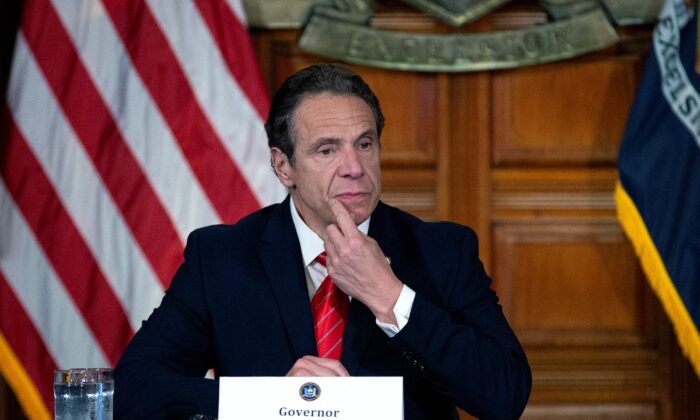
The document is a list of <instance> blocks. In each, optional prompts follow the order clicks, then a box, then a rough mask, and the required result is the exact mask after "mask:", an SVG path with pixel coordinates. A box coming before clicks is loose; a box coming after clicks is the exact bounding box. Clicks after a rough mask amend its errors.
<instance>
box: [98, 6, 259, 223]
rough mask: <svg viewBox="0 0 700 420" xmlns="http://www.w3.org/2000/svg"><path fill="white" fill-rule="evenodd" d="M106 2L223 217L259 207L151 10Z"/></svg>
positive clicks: (228, 219)
mask: <svg viewBox="0 0 700 420" xmlns="http://www.w3.org/2000/svg"><path fill="white" fill-rule="evenodd" d="M104 3H105V7H106V9H107V11H108V13H109V15H110V16H111V18H112V21H113V22H114V25H115V27H116V28H117V32H118V33H119V35H120V37H121V38H122V41H123V42H124V45H125V46H126V48H127V50H128V51H129V55H130V56H131V59H132V61H133V63H134V66H135V67H136V69H137V70H138V72H139V74H140V75H141V78H142V79H143V81H144V84H145V85H146V87H147V88H148V90H149V92H150V94H151V96H152V97H153V98H154V100H155V102H156V104H157V105H158V108H159V109H160V111H161V113H162V114H163V116H164V117H165V119H166V121H167V122H168V125H170V128H171V129H172V130H173V133H174V135H175V138H176V139H177V142H178V144H179V145H180V148H181V149H182V151H183V152H184V155H185V156H186V157H187V160H188V162H189V164H190V167H191V168H192V171H193V172H194V174H195V176H196V177H197V179H198V180H199V182H200V183H201V185H202V187H203V188H204V190H205V191H206V194H207V196H208V197H209V199H210V200H211V202H212V204H213V205H214V208H215V209H216V211H217V212H218V214H219V216H220V218H221V220H222V221H224V222H225V223H232V222H235V221H237V220H238V219H240V218H241V217H243V216H245V215H247V214H249V213H250V212H252V211H254V210H256V209H258V208H259V207H260V204H259V203H258V201H257V199H256V198H255V196H254V195H253V193H252V191H251V189H250V187H249V186H248V184H247V182H246V180H245V178H244V177H243V176H242V175H241V173H240V171H239V169H238V167H237V165H236V163H235V162H234V161H233V160H232V158H231V157H230V156H229V155H228V153H227V152H226V149H225V148H224V146H223V144H222V143H221V141H220V140H219V138H218V136H217V134H216V131H215V130H214V128H213V127H212V125H211V123H210V122H209V119H208V118H207V116H206V114H205V113H204V111H203V110H202V108H201V106H200V105H199V103H198V102H197V98H196V96H195V94H194V92H193V91H192V88H191V86H190V84H189V82H188V80H187V77H186V75H185V74H184V73H183V71H182V69H181V68H180V64H179V62H178V60H177V58H176V56H175V54H174V52H173V51H172V49H171V47H170V44H169V43H168V41H167V39H166V37H165V35H164V34H163V32H162V30H161V29H160V26H159V24H158V22H157V21H156V19H155V17H154V16H153V14H152V12H151V10H150V9H149V8H148V7H147V5H146V4H145V2H144V1H142V0H141V1H129V2H125V1H123V0H107V1H105V2H104ZM173 7H175V6H173ZM183 30H185V28H183Z"/></svg>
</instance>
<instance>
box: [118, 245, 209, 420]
mask: <svg viewBox="0 0 700 420" xmlns="http://www.w3.org/2000/svg"><path fill="white" fill-rule="evenodd" d="M200 266H201V265H200V256H199V247H198V244H197V235H196V232H195V233H193V234H192V235H190V237H189V239H188V244H187V247H186V248H185V263H183V264H182V266H181V267H180V268H179V269H178V271H177V273H176V274H175V277H174V278H173V281H172V283H171V285H170V288H169V290H168V291H167V293H166V295H165V297H164V298H163V300H162V302H161V305H160V307H158V308H157V309H156V310H155V311H154V312H153V314H151V316H150V317H149V318H148V320H147V321H145V322H144V323H143V326H142V327H141V329H140V330H139V331H138V333H137V334H136V335H135V336H134V338H133V339H132V341H131V343H130V344H129V346H128V347H127V349H126V351H125V353H124V354H123V355H122V358H121V360H120V361H119V363H118V364H117V367H116V369H115V375H114V376H115V392H114V416H115V418H134V419H136V418H149V419H150V418H188V417H189V416H190V415H191V414H205V415H212V416H216V414H217V409H218V389H219V388H218V387H219V385H218V381H213V380H210V379H205V378H204V375H205V374H206V372H207V370H208V369H209V368H210V367H211V366H212V364H213V363H212V356H211V353H212V352H211V348H210V340H209V337H208V333H207V331H208V330H209V328H208V324H209V317H208V313H207V310H206V302H205V293H204V290H203V288H204V285H203V283H202V279H201V273H200Z"/></svg>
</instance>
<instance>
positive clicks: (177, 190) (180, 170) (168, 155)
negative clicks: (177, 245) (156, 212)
mask: <svg viewBox="0 0 700 420" xmlns="http://www.w3.org/2000/svg"><path fill="white" fill-rule="evenodd" d="M53 3H54V5H55V6H56V10H57V12H58V14H59V16H60V17H61V20H62V22H63V24H64V26H65V27H66V29H67V31H68V33H69V35H70V36H71V38H72V40H73V43H74V44H75V47H76V49H77V50H78V53H79V54H80V56H81V58H82V60H83V62H84V63H85V66H86V68H87V70H88V72H89V73H90V75H91V76H92V79H93V81H94V82H95V84H96V86H97V88H98V89H99V90H100V93H101V95H102V97H103V98H104V100H105V102H106V103H107V105H108V106H109V109H110V112H111V114H112V116H113V118H114V120H115V122H116V123H117V125H118V126H119V128H120V131H121V132H122V133H123V135H124V139H125V140H126V142H127V144H128V145H129V148H130V149H131V150H132V152H133V153H134V155H135V156H136V158H137V159H138V161H139V164H140V166H141V168H142V170H143V171H144V172H145V174H146V175H147V176H148V179H149V181H150V183H151V185H152V186H153V188H154V189H155V191H156V193H157V195H158V198H159V199H160V200H161V202H162V203H163V204H164V207H165V210H166V211H167V212H168V214H169V215H170V217H171V219H172V220H173V222H174V224H175V227H176V229H177V232H178V236H179V237H180V240H181V241H182V244H183V246H184V243H185V240H186V239H187V235H188V234H189V233H190V232H191V231H192V230H194V229H196V228H198V227H202V226H205V225H209V224H215V223H221V220H220V219H219V216H218V214H217V213H216V212H215V211H214V208H213V206H212V205H211V202H210V201H209V199H208V198H207V196H206V195H205V194H204V192H203V190H202V188H201V185H200V184H199V181H197V180H196V179H195V177H194V174H193V173H192V170H191V168H190V167H189V164H188V163H187V159H186V158H185V157H184V155H183V154H182V151H181V149H180V147H179V146H178V145H177V143H176V141H175V139H174V137H173V133H172V131H171V130H170V128H169V127H168V125H167V123H166V122H165V120H164V118H163V116H162V114H161V113H160V111H159V110H158V108H157V107H156V105H155V104H154V101H153V100H152V98H151V97H150V95H149V94H148V91H147V89H146V87H145V86H144V85H143V81H142V80H141V78H140V77H139V75H138V73H137V72H136V71H135V69H134V68H133V66H132V62H131V60H130V58H129V55H128V53H127V51H126V50H125V49H124V46H123V44H122V42H121V40H120V38H119V36H118V34H117V33H116V31H115V28H114V26H113V25H112V21H111V20H110V18H109V16H108V15H107V14H106V12H105V10H104V7H103V5H102V3H101V2H99V1H98V0H92V1H74V0H53ZM173 7H174V8H176V7H175V6H173Z"/></svg>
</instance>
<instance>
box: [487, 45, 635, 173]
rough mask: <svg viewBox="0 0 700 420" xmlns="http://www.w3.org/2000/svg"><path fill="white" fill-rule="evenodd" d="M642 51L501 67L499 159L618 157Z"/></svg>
mask: <svg viewBox="0 0 700 420" xmlns="http://www.w3.org/2000/svg"><path fill="white" fill-rule="evenodd" d="M639 61H640V60H639V57H634V56H622V57H615V56H613V57H605V58H596V59H590V60H582V61H574V62H568V61H567V62H561V63H554V64H548V65H541V66H535V67H530V68H526V69H518V70H514V71H506V72H501V73H496V74H494V76H493V81H492V83H493V93H492V101H493V102H492V109H493V113H492V115H491V119H492V124H493V144H492V147H493V163H494V164H495V165H498V166H500V165H513V164H521V165H561V164H578V165H591V164H609V165H613V164H614V163H615V158H616V156H617V149H618V145H619V141H620V138H621V136H622V132H623V130H624V124H625V121H626V119H627V112H628V110H629V108H630V105H631V103H632V100H633V98H634V93H635V89H636V85H637V80H638V74H639Z"/></svg>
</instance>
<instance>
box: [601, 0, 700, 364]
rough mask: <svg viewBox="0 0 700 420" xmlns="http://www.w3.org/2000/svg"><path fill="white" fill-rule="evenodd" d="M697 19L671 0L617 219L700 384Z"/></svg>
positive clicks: (631, 130)
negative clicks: (699, 330)
mask: <svg viewBox="0 0 700 420" xmlns="http://www.w3.org/2000/svg"><path fill="white" fill-rule="evenodd" d="M696 44H697V13H695V12H694V11H693V10H688V9H687V7H686V4H685V2H684V0H667V1H666V4H665V6H664V8H663V10H662V12H661V15H660V17H659V21H658V24H657V26H656V28H655V30H654V35H653V48H652V51H651V52H650V55H649V58H648V60H647V63H646V67H645V70H644V76H643V78H642V81H641V83H640V86H639V90H638V92H637V97H636V98H635V102H634V105H633V107H632V110H631V112H630V116H629V120H628V122H627V127H626V129H625V134H624V138H623V140H622V145H621V147H620V154H619V157H618V165H619V172H620V174H619V177H620V178H619V183H618V184H617V187H616V191H615V199H616V202H617V211H618V218H619V219H620V223H621V224H622V226H623V228H624V230H625V232H626V233H627V236H628V237H629V238H630V240H631V242H632V244H633V246H634V249H635V251H636V253H637V255H638V256H639V259H640V261H641V264H642V267H643V269H644V272H645V273H646V275H647V278H648V279H649V282H650V284H651V286H652V288H653V289H654V291H655V292H656V294H657V295H658V297H659V299H660V301H661V303H662V305H663V307H664V309H665V310H666V313H667V314H668V317H669V318H670V319H671V322H672V324H673V326H674V329H675V331H676V335H677V336H678V340H679V343H680V346H681V348H682V349H683V352H684V353H685V354H686V356H687V357H688V358H689V359H690V361H691V364H692V365H693V367H694V369H695V371H696V373H697V374H698V375H699V376H700V336H699V335H698V326H699V325H700V95H698V91H699V90H700V76H698V74H697V73H696V71H695V60H696V51H697V50H696V48H697V47H696Z"/></svg>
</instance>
